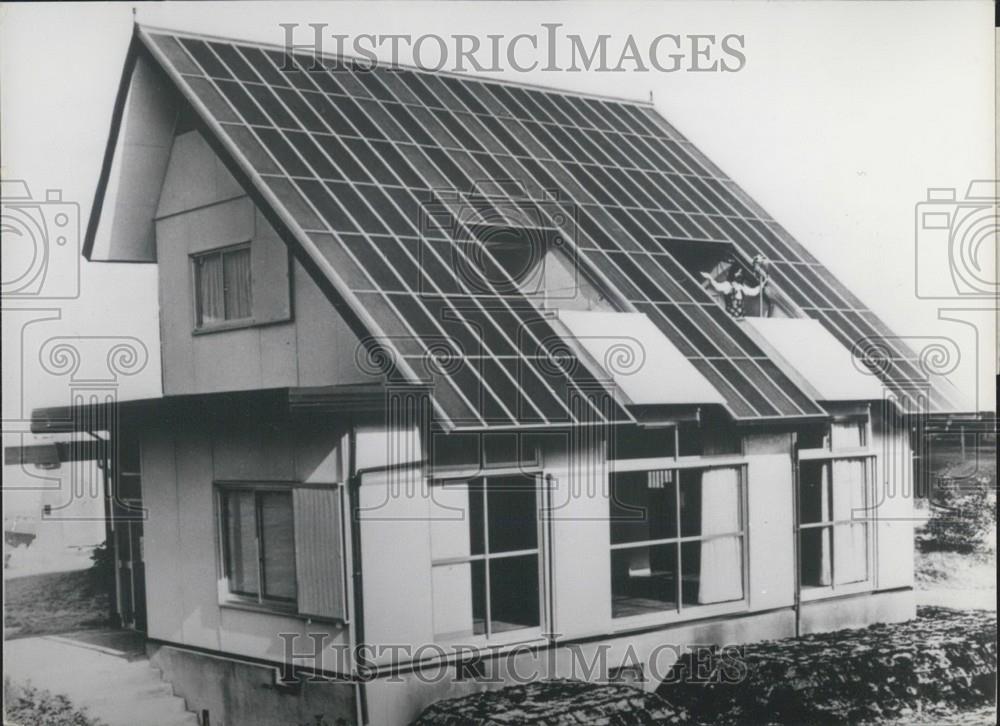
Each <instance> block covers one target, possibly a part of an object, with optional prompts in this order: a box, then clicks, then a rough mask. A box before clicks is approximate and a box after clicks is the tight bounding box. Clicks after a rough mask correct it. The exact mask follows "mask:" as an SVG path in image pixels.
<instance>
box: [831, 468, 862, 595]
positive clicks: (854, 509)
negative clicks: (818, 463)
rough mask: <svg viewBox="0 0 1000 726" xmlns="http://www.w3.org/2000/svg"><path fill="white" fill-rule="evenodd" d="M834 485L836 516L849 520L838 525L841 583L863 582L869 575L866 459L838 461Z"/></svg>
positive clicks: (838, 576)
mask: <svg viewBox="0 0 1000 726" xmlns="http://www.w3.org/2000/svg"><path fill="white" fill-rule="evenodd" d="M833 485H834V492H833V506H834V515H835V516H834V518H835V519H836V520H838V521H845V520H846V521H847V522H849V523H848V524H838V525H836V526H835V527H834V533H833V540H834V541H833V550H834V553H835V556H836V558H837V562H836V567H835V568H834V569H835V572H836V579H837V584H841V583H845V582H859V581H861V580H865V579H867V577H868V525H867V524H866V522H865V521H864V520H865V518H866V517H867V516H868V513H867V509H866V496H865V494H866V492H865V488H866V484H865V462H864V461H862V460H860V459H853V460H852V459H847V460H842V461H834V462H833Z"/></svg>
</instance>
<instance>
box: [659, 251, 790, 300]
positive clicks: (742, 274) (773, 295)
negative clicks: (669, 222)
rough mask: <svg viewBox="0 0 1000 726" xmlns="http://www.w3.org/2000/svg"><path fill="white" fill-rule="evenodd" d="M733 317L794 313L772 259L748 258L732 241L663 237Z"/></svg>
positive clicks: (674, 254)
mask: <svg viewBox="0 0 1000 726" xmlns="http://www.w3.org/2000/svg"><path fill="white" fill-rule="evenodd" d="M660 242H661V244H663V245H664V246H665V247H666V248H667V249H668V250H669V251H670V254H672V255H673V256H674V257H675V258H676V259H677V261H678V262H679V263H680V264H681V265H683V266H684V267H685V268H686V269H687V270H688V272H690V273H691V275H692V276H693V277H695V278H696V279H697V280H698V282H699V283H701V284H702V286H703V287H704V289H705V290H706V291H707V292H708V293H709V294H711V295H712V296H714V297H716V298H717V299H718V302H719V304H720V305H721V306H722V307H723V308H725V310H726V312H728V313H729V314H730V315H731V316H732V317H734V318H736V319H741V318H745V317H748V318H771V317H790V312H789V306H788V304H787V303H786V302H785V301H784V300H783V298H782V296H781V294H780V293H778V292H777V290H775V289H774V285H773V284H772V283H771V281H770V279H769V274H768V265H769V262H768V260H767V259H766V258H765V257H764V256H763V255H757V256H756V257H754V258H753V259H752V260H751V261H749V262H748V261H746V260H744V259H743V258H742V257H741V256H739V255H738V254H737V253H736V250H735V249H734V247H733V245H732V244H730V243H729V242H706V241H698V242H687V241H680V240H660Z"/></svg>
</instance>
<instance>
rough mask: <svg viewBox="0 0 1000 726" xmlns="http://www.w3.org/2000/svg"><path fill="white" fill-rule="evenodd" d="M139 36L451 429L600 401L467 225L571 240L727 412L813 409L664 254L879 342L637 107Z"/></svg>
mask: <svg viewBox="0 0 1000 726" xmlns="http://www.w3.org/2000/svg"><path fill="white" fill-rule="evenodd" d="M145 37H146V38H147V44H148V45H149V46H150V48H151V49H153V50H154V54H156V55H158V56H159V57H160V58H161V61H162V62H163V63H164V64H165V65H166V66H167V67H168V68H169V70H170V71H172V72H173V74H174V75H175V80H178V81H179V83H180V84H181V85H182V87H183V86H186V88H187V91H188V93H189V94H190V95H191V96H193V97H194V98H197V99H198V101H199V102H200V103H201V104H202V105H203V106H204V108H205V109H206V110H207V112H208V114H210V116H211V119H210V120H209V121H210V125H211V124H212V123H217V124H218V125H219V127H220V128H221V130H222V132H223V133H224V134H225V135H226V136H227V137H228V139H229V140H230V141H231V142H232V144H234V145H235V147H237V148H238V149H239V151H240V152H241V154H242V156H243V158H244V160H245V161H246V162H247V163H248V164H249V165H250V166H251V167H252V171H253V173H255V174H256V175H257V177H258V178H259V180H260V181H261V182H262V183H263V184H264V185H265V186H266V187H267V188H268V189H269V190H270V192H271V193H272V194H273V196H274V197H275V198H276V199H277V200H279V201H280V203H281V204H282V205H283V206H284V207H285V209H286V210H287V211H288V213H290V214H291V215H292V216H293V217H294V219H295V222H296V223H297V224H298V226H299V227H300V228H301V230H302V232H304V233H305V234H306V235H308V237H309V238H310V239H311V240H312V242H313V243H314V244H315V246H316V247H317V248H319V249H320V250H321V251H322V253H323V254H324V255H325V256H326V258H327V259H328V260H329V262H330V264H331V265H332V267H333V269H335V270H336V271H337V273H338V274H339V275H340V277H341V278H342V280H343V282H344V283H346V285H347V287H348V288H349V289H350V291H351V293H353V295H354V297H355V298H356V300H357V301H358V303H360V305H361V306H363V308H364V309H365V310H366V311H367V312H368V314H370V316H371V317H372V318H373V319H374V320H375V321H376V323H377V324H378V326H379V327H380V328H381V329H382V331H383V332H384V333H385V336H386V337H387V338H388V339H389V341H388V344H387V345H388V347H389V348H390V349H392V350H393V351H394V353H395V354H396V355H398V356H399V357H400V358H401V359H402V361H404V362H405V364H407V365H408V366H409V367H410V368H411V369H417V368H419V369H421V370H422V371H425V370H426V369H427V368H428V365H427V360H428V358H431V359H433V358H434V357H435V355H437V356H438V357H439V358H440V357H442V355H441V354H442V353H444V355H443V359H444V363H443V364H442V365H440V366H435V365H433V364H432V365H430V366H429V367H430V368H431V369H434V368H435V367H436V368H437V370H432V371H431V375H432V377H433V379H434V380H435V382H436V390H435V398H436V399H437V401H438V403H439V405H440V406H441V407H442V408H443V409H444V412H445V414H446V416H447V417H448V418H449V419H451V420H452V422H454V423H456V424H458V425H463V424H468V425H473V426H474V425H514V424H535V423H538V424H548V423H559V422H577V421H578V420H579V419H580V418H581V416H580V412H579V410H577V411H574V408H575V405H574V404H572V403H570V400H569V399H570V398H571V397H573V396H580V395H582V397H583V400H591V399H593V396H590V393H592V392H593V391H595V390H598V391H599V390H601V388H602V386H601V383H600V382H599V381H596V380H595V379H594V378H593V377H592V376H591V375H590V373H589V372H588V371H587V370H586V368H585V367H584V366H582V365H581V364H580V363H579V361H577V360H576V359H575V358H573V357H572V355H571V354H568V352H567V351H566V349H565V347H564V346H560V345H559V344H558V342H557V336H556V335H555V334H554V332H553V330H552V328H551V327H550V326H549V324H548V322H547V321H546V320H545V318H544V316H543V315H542V314H541V313H539V312H538V311H537V310H536V309H535V308H534V306H533V305H531V304H530V303H529V302H528V301H527V300H526V299H525V298H524V297H523V296H522V295H520V294H518V292H517V289H516V285H514V284H513V281H512V280H511V279H510V277H509V275H508V274H506V273H505V271H504V269H503V268H502V267H501V266H500V265H498V264H497V263H496V261H495V260H494V259H493V257H492V255H491V254H490V252H489V251H488V250H487V249H486V248H485V247H484V245H483V244H482V242H481V241H480V239H479V237H480V236H481V235H480V233H479V232H478V231H477V227H483V226H486V227H489V226H491V225H493V226H503V225H505V224H506V225H510V224H519V223H520V224H524V225H525V226H530V227H532V228H534V229H536V230H542V232H541V234H543V235H553V236H554V237H553V239H554V238H555V237H560V236H561V237H563V238H568V239H570V240H572V242H573V244H568V245H567V247H568V248H570V249H573V250H576V251H577V254H579V261H580V263H581V265H582V267H584V268H585V269H586V270H588V271H589V272H590V273H592V274H594V275H595V276H599V277H603V278H604V280H605V281H607V282H608V283H610V285H611V286H612V287H613V288H614V289H615V290H616V291H617V292H618V294H619V295H620V296H621V298H622V300H623V302H624V303H625V304H626V306H627V307H629V308H632V309H635V310H638V311H641V312H643V313H645V314H646V315H647V316H649V318H650V319H651V320H653V322H654V323H655V324H656V326H657V327H658V328H659V330H660V331H662V332H663V333H664V335H666V337H667V338H668V339H669V340H670V341H671V342H672V343H673V344H674V345H675V346H677V348H678V349H679V350H680V351H681V352H682V353H683V354H684V355H685V356H686V357H687V358H688V359H689V360H690V361H691V362H692V363H693V364H694V365H695V367H696V368H697V369H698V370H699V371H700V372H701V373H702V374H703V375H704V376H705V377H706V378H707V379H708V380H710V381H711V382H712V384H713V385H714V386H715V387H716V388H717V389H718V390H719V392H720V393H721V394H722V395H723V397H724V398H725V400H726V407H727V408H728V410H729V412H730V413H731V414H732V415H733V416H734V417H735V418H737V419H749V420H753V419H767V418H788V417H814V416H822V415H824V414H825V411H824V410H823V409H822V407H820V406H819V405H818V404H817V403H816V402H815V401H813V400H811V399H810V397H809V396H808V395H806V394H805V393H804V392H803V391H802V390H801V389H799V388H798V387H797V386H796V384H795V383H794V382H793V381H791V380H790V379H789V378H788V377H787V376H785V375H784V374H783V373H782V372H781V371H780V370H779V369H778V367H777V366H776V365H774V363H773V362H771V361H770V360H769V359H768V358H767V356H766V355H765V353H764V352H763V351H762V350H761V349H760V348H759V347H758V346H757V345H756V344H755V343H754V342H753V340H752V339H751V337H750V336H749V335H747V333H746V332H745V331H744V329H743V328H742V326H741V325H740V324H739V323H737V322H735V321H734V320H732V319H731V318H730V317H728V316H727V315H726V313H725V312H724V311H723V310H722V309H721V308H720V307H719V306H718V305H717V303H716V302H715V301H714V300H713V299H712V297H711V296H710V295H709V293H708V292H706V290H705V289H704V288H703V286H702V284H701V283H700V281H698V280H696V278H695V277H694V275H693V273H692V271H690V270H688V269H686V268H685V267H684V266H683V265H682V264H681V263H680V262H679V261H678V259H677V257H676V256H675V254H674V252H673V251H672V247H671V245H670V244H668V242H669V241H687V242H696V243H697V242H705V243H708V242H724V243H728V244H732V245H733V246H735V248H737V249H738V250H739V251H740V252H741V253H742V254H744V255H747V256H748V257H749V256H751V255H754V254H758V253H759V254H762V255H764V256H765V257H766V258H768V259H769V260H770V261H771V262H772V265H771V269H772V279H773V281H774V284H775V285H776V286H777V287H778V288H779V289H780V291H781V292H782V293H783V294H784V295H786V296H787V297H788V298H790V299H791V300H792V301H793V302H794V303H795V304H796V305H797V306H799V308H800V309H801V310H802V311H804V312H805V313H806V314H808V315H809V316H811V317H814V318H816V319H818V320H820V321H821V322H822V323H823V325H824V326H826V327H827V328H828V329H829V330H830V331H831V332H832V333H833V334H834V335H835V336H836V337H837V338H838V339H839V340H840V341H841V342H842V343H844V344H845V345H846V346H847V347H849V348H850V347H851V346H852V345H853V344H854V343H855V342H856V341H859V340H865V339H875V340H880V341H881V340H882V339H883V338H886V337H887V336H891V334H890V333H889V332H888V330H887V328H885V326H884V325H883V324H882V323H881V322H880V321H879V320H878V318H876V317H875V315H874V314H873V313H871V311H869V310H868V309H867V308H865V307H864V305H863V304H862V303H861V302H860V301H859V300H858V299H857V298H855V297H854V296H853V295H851V293H850V292H848V291H847V290H846V288H844V286H843V285H841V284H840V283H839V282H838V281H837V280H836V279H835V278H834V277H833V276H832V275H831V274H830V273H829V272H828V271H827V270H826V268H824V267H823V266H822V265H821V264H820V263H819V262H818V261H817V260H816V259H815V258H813V257H812V256H811V255H810V254H809V253H808V252H807V251H806V250H805V249H804V248H803V247H802V246H801V245H799V244H798V243H797V242H795V241H794V240H793V239H792V238H791V237H790V236H789V235H788V234H787V233H786V232H785V231H784V230H783V229H782V228H781V227H780V226H779V225H777V223H775V222H774V221H773V220H772V219H771V218H770V217H769V216H768V215H767V214H766V213H765V212H763V210H761V209H759V208H758V207H757V206H756V205H755V204H754V203H753V202H752V200H750V199H749V198H748V197H747V196H746V195H745V194H744V193H743V192H742V190H740V189H739V187H738V186H737V185H736V184H735V183H734V182H732V181H731V180H729V179H728V178H727V177H725V175H724V174H722V173H721V172H720V171H719V170H718V169H717V168H716V167H714V165H712V164H711V162H709V161H708V160H707V159H706V158H705V157H704V156H703V155H702V154H701V153H700V152H698V151H697V149H695V148H694V146H693V145H692V144H691V143H690V142H688V141H687V140H686V139H685V138H684V137H683V136H682V135H681V134H679V133H678V132H677V131H676V130H675V129H673V128H672V127H671V126H670V125H669V124H667V123H666V121H664V120H663V119H662V118H661V117H659V116H658V115H657V114H656V113H655V112H654V111H653V110H652V109H651V108H648V107H645V106H641V105H638V104H630V103H625V102H615V101H609V100H604V99H598V98H591V97H584V96H580V95H574V94H571V93H562V92H558V91H548V90H546V91H541V90H534V89H529V88H522V87H519V86H515V85H506V84H501V83H494V82H481V81H478V80H475V79H472V78H467V79H466V78H462V79H459V78H456V77H454V76H449V75H444V74H435V73H431V72H423V71H417V70H409V69H399V68H393V69H388V68H377V67H376V68H374V69H368V68H364V69H362V68H359V67H357V66H356V65H354V64H353V63H352V62H350V61H343V60H340V61H336V60H333V59H325V60H324V61H323V63H322V64H315V63H314V59H313V58H312V57H305V56H289V55H287V54H284V53H282V52H280V51H277V50H271V49H267V48H259V47H255V46H252V45H244V44H239V43H230V42H225V41H214V40H205V39H200V38H194V37H183V36H179V35H175V34H165V33H160V32H152V33H147V34H146V35H145ZM149 40H151V41H152V42H149ZM502 180H512V181H513V182H515V185H516V188H517V191H512V190H511V189H510V188H509V186H507V187H505V185H504V184H502V183H497V182H499V181H502ZM487 187H488V191H489V193H488V194H484V189H485V188H487ZM557 241H558V240H557ZM885 346H887V349H888V351H889V355H888V356H887V357H885V358H884V359H883V360H881V361H880V366H881V368H880V372H881V373H882V374H883V375H884V380H885V382H886V383H887V385H889V386H893V387H896V388H898V389H900V391H901V392H902V393H903V394H904V395H905V389H906V388H907V387H908V386H909V384H911V383H914V382H920V381H924V380H925V378H926V377H925V376H923V375H922V373H921V371H920V368H919V361H918V360H917V359H916V356H915V355H914V353H913V352H912V351H910V350H909V349H908V348H906V346H905V345H902V344H899V343H896V342H894V339H892V338H891V337H890V338H889V339H888V341H887V343H885V344H884V346H883V347H885ZM933 395H935V396H939V397H940V396H941V394H940V393H936V394H933ZM588 396H589V398H588ZM939 403H941V404H944V403H946V402H944V401H939ZM584 408H585V409H586V415H584V416H583V418H584V419H592V420H595V421H603V420H607V419H611V420H628V419H629V414H628V413H627V412H626V411H624V410H623V409H621V408H620V407H619V406H617V405H611V406H610V408H607V405H606V404H599V403H594V402H593V400H591V403H589V404H585V406H584Z"/></svg>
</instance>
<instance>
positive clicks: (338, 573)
mask: <svg viewBox="0 0 1000 726" xmlns="http://www.w3.org/2000/svg"><path fill="white" fill-rule="evenodd" d="M293 491H294V497H295V501H294V504H295V564H296V570H297V579H298V608H299V612H300V613H301V614H302V615H311V616H314V617H321V618H332V619H337V620H347V606H346V596H345V595H346V593H345V582H344V538H343V518H342V516H341V509H342V501H341V497H342V494H343V487H341V486H324V487H296V488H295V489H294V490H293Z"/></svg>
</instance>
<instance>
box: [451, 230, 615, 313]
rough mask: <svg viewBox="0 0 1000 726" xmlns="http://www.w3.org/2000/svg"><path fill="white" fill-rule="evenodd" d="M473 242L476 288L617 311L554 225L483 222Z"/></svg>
mask: <svg viewBox="0 0 1000 726" xmlns="http://www.w3.org/2000/svg"><path fill="white" fill-rule="evenodd" d="M475 232H476V237H477V238H478V241H479V242H480V243H481V244H482V246H483V250H485V251H486V252H488V253H489V256H488V257H487V256H486V255H485V254H483V251H481V250H480V249H479V248H478V247H476V246H475V245H471V244H470V245H469V246H468V247H467V254H468V256H469V258H470V259H471V264H472V265H473V266H474V267H475V269H474V270H473V271H472V273H471V274H470V275H469V277H470V278H471V282H472V287H474V288H476V287H485V289H487V290H489V291H490V292H499V293H501V294H517V295H524V296H525V297H527V298H528V299H529V300H530V301H531V302H532V303H534V304H535V305H536V306H538V307H539V308H542V309H545V310H589V311H599V312H616V311H617V307H615V305H614V304H613V303H612V302H611V300H610V299H609V298H608V297H607V296H606V295H605V294H604V293H603V292H602V291H601V290H600V289H599V288H598V287H597V286H596V285H594V283H593V282H592V281H591V280H590V279H589V278H588V277H587V276H586V275H585V274H584V273H583V269H582V266H581V265H580V263H579V260H578V259H577V258H576V257H575V252H574V251H573V250H572V249H571V247H570V246H569V245H568V244H567V243H566V242H565V240H564V239H563V233H562V232H561V231H560V230H557V229H553V228H529V227H516V226H490V225H481V226H478V227H476V229H475Z"/></svg>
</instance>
